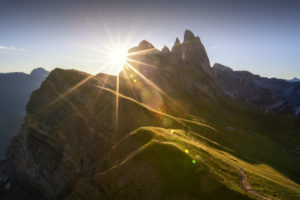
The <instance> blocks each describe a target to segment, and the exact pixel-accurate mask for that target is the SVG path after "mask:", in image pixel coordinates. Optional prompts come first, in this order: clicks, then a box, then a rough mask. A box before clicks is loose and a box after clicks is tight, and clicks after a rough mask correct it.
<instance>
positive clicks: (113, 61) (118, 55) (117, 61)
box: [107, 46, 128, 73]
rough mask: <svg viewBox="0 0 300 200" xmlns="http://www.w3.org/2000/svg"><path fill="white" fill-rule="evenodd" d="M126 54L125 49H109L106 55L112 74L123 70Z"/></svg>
mask: <svg viewBox="0 0 300 200" xmlns="http://www.w3.org/2000/svg"><path fill="white" fill-rule="evenodd" d="M127 54H128V53H127V49H126V48H122V47H121V46H117V47H114V48H111V49H109V51H108V53H107V56H108V62H109V63H110V65H111V67H112V68H113V69H112V71H113V72H114V73H119V72H120V71H121V70H122V69H123V66H124V65H125V64H126V62H127Z"/></svg>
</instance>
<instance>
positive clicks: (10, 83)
mask: <svg viewBox="0 0 300 200" xmlns="http://www.w3.org/2000/svg"><path fill="white" fill-rule="evenodd" d="M48 74H49V72H47V71H46V70H44V69H43V68H37V69H34V70H33V71H32V72H31V73H30V74H25V73H0V94H1V99H0V160H1V159H3V158H4V153H5V150H6V148H7V146H8V144H9V142H10V140H11V139H12V138H13V137H14V136H15V135H16V134H17V133H18V131H19V130H20V128H21V124H22V122H23V120H24V117H25V115H26V112H25V105H26V103H27V102H28V100H29V97H30V95H31V93H32V91H33V90H36V89H38V88H39V87H40V85H41V83H42V81H43V80H44V79H45V78H46V77H47V76H48Z"/></svg>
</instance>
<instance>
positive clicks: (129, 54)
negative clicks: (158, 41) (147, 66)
mask: <svg viewBox="0 0 300 200" xmlns="http://www.w3.org/2000/svg"><path fill="white" fill-rule="evenodd" d="M155 51H157V49H156V48H150V49H143V50H139V51H134V52H129V53H128V57H130V56H137V55H146V54H149V53H153V52H155Z"/></svg>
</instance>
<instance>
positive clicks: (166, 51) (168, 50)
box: [161, 45, 170, 54]
mask: <svg viewBox="0 0 300 200" xmlns="http://www.w3.org/2000/svg"><path fill="white" fill-rule="evenodd" d="M161 52H162V53H163V54H169V53H170V49H169V48H168V47H167V46H166V45H165V46H164V47H163V48H162V50H161Z"/></svg>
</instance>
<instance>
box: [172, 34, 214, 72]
mask: <svg viewBox="0 0 300 200" xmlns="http://www.w3.org/2000/svg"><path fill="white" fill-rule="evenodd" d="M172 56H173V57H174V59H176V60H177V59H182V60H185V61H186V62H188V63H190V64H192V65H194V66H195V67H196V68H197V69H199V70H202V71H204V72H205V73H208V74H210V75H211V74H212V73H211V71H212V69H211V67H210V62H209V59H208V56H207V54H206V51H205V48H204V46H203V44H202V43H201V41H200V38H199V37H196V36H195V35H194V34H193V33H192V32H191V31H190V30H186V31H185V33H184V40H183V42H182V43H180V41H179V39H178V38H177V39H176V41H175V43H174V46H173V48H172Z"/></svg>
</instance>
